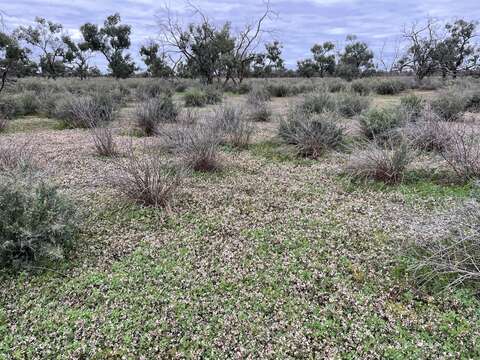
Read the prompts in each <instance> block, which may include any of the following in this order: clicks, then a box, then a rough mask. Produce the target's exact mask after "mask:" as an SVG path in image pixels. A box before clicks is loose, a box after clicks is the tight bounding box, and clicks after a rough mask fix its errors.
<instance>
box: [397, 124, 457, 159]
mask: <svg viewBox="0 0 480 360" xmlns="http://www.w3.org/2000/svg"><path fill="white" fill-rule="evenodd" d="M404 133H405V135H406V137H407V138H408V139H409V140H410V142H411V144H412V146H413V147H414V148H416V149H419V150H423V151H437V152H442V151H444V150H445V149H446V148H447V147H448V145H449V142H450V138H451V132H450V130H449V129H448V128H447V126H445V124H444V123H442V122H440V121H438V120H437V119H434V118H431V117H428V116H427V117H423V118H422V119H421V120H419V121H417V122H415V123H408V124H407V125H406V127H405V128H404Z"/></svg>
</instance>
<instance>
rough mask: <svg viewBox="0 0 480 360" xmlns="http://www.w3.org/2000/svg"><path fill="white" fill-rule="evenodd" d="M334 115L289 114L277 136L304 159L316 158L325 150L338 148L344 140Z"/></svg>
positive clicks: (341, 129)
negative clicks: (293, 146) (291, 145)
mask: <svg viewBox="0 0 480 360" xmlns="http://www.w3.org/2000/svg"><path fill="white" fill-rule="evenodd" d="M337 120H338V115H337V114H336V113H327V112H324V113H321V114H306V113H303V112H294V113H291V114H290V116H289V118H288V119H287V120H284V121H283V122H282V123H281V124H280V127H279V136H280V137H281V138H283V139H284V140H285V141H286V142H287V143H288V144H293V145H295V147H296V148H297V150H298V153H299V154H300V155H302V156H305V157H310V158H318V157H320V156H322V155H323V154H324V153H325V152H326V151H327V150H330V149H336V148H338V147H339V146H340V145H341V144H342V143H343V140H344V135H345V134H344V133H345V131H344V129H343V128H342V127H340V126H338V125H337V123H336V121H337Z"/></svg>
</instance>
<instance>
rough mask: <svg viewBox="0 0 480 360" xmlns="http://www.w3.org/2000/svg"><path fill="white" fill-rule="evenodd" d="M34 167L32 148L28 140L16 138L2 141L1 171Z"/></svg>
mask: <svg viewBox="0 0 480 360" xmlns="http://www.w3.org/2000/svg"><path fill="white" fill-rule="evenodd" d="M32 167H33V160H32V150H31V147H30V145H29V144H28V142H23V143H19V142H16V141H15V140H6V141H2V142H0V172H5V171H14V170H22V169H29V168H32Z"/></svg>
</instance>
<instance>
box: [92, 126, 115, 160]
mask: <svg viewBox="0 0 480 360" xmlns="http://www.w3.org/2000/svg"><path fill="white" fill-rule="evenodd" d="M90 134H91V136H92V140H93V144H94V146H95V150H96V151H97V154H98V155H100V156H107V157H110V156H114V155H116V154H117V145H116V143H115V139H114V138H113V131H112V129H111V128H110V127H108V126H92V127H91V128H90Z"/></svg>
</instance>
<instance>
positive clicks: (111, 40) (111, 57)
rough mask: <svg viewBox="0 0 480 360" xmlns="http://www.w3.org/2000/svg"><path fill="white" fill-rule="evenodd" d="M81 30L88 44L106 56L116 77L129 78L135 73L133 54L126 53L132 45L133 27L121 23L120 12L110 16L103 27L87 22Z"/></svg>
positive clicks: (109, 66) (90, 47)
mask: <svg viewBox="0 0 480 360" xmlns="http://www.w3.org/2000/svg"><path fill="white" fill-rule="evenodd" d="M80 31H81V33H82V35H83V38H84V39H85V44H86V46H87V47H88V48H89V49H91V50H92V51H98V52H100V53H101V54H102V55H103V56H104V57H105V59H106V60H107V62H108V68H109V69H110V71H111V74H112V75H113V76H114V77H116V78H117V79H118V78H127V77H129V76H131V75H132V74H133V73H134V71H135V69H136V66H135V63H134V62H133V60H132V58H131V55H130V54H124V51H125V50H127V49H129V48H130V45H131V41H130V35H131V32H132V28H131V26H130V25H125V24H121V17H120V14H118V13H115V14H113V15H110V16H108V17H107V19H106V20H105V22H104V24H103V27H101V28H99V27H98V26H97V25H95V24H92V23H86V24H84V25H82V26H81V27H80Z"/></svg>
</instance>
